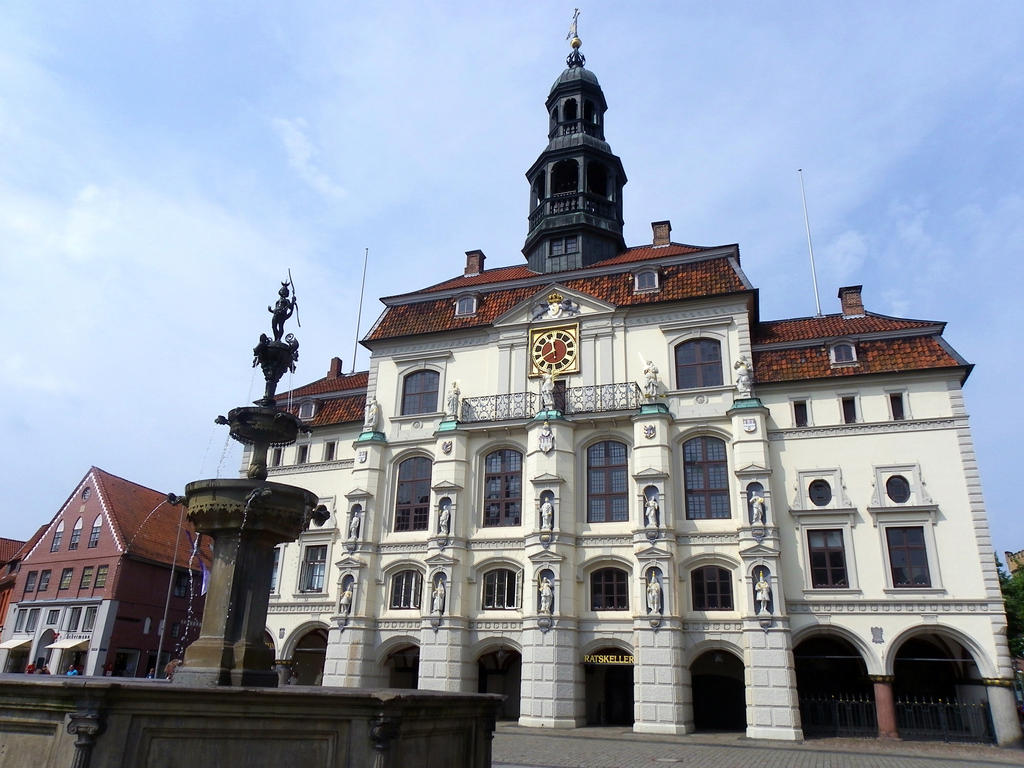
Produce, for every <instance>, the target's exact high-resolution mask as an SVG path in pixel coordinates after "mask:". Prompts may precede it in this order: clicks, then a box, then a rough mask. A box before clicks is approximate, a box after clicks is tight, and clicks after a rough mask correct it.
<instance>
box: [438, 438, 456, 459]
mask: <svg viewBox="0 0 1024 768" xmlns="http://www.w3.org/2000/svg"><path fill="white" fill-rule="evenodd" d="M454 447H455V443H453V442H452V441H451V440H445V441H444V442H443V443H441V453H443V454H444V455H445V456H447V455H449V454H450V453H451V452H452V448H454Z"/></svg>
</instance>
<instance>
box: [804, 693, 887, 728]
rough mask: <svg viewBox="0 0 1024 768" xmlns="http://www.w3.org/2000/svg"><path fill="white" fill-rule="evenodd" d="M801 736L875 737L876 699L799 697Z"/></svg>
mask: <svg viewBox="0 0 1024 768" xmlns="http://www.w3.org/2000/svg"><path fill="white" fill-rule="evenodd" d="M800 722H801V725H802V726H803V731H804V735H805V736H807V737H809V738H813V737H815V736H817V737H828V736H865V737H874V736H878V722H877V719H876V714H875V700H874V699H873V698H871V697H870V696H856V695H851V696H801V697H800Z"/></svg>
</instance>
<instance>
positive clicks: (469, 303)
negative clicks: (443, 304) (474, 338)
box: [455, 296, 476, 316]
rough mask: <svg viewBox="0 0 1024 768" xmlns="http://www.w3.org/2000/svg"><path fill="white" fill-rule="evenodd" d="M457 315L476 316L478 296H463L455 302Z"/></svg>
mask: <svg viewBox="0 0 1024 768" xmlns="http://www.w3.org/2000/svg"><path fill="white" fill-rule="evenodd" d="M455 314H456V315H460V316H461V315H474V314H476V296H462V297H460V298H459V300H458V301H456V302H455Z"/></svg>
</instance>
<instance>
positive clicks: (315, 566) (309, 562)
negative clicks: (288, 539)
mask: <svg viewBox="0 0 1024 768" xmlns="http://www.w3.org/2000/svg"><path fill="white" fill-rule="evenodd" d="M326 574H327V545H326V544H318V545H315V546H309V547H306V549H305V551H304V552H303V557H302V586H301V590H300V591H302V592H323V591H324V577H325V576H326Z"/></svg>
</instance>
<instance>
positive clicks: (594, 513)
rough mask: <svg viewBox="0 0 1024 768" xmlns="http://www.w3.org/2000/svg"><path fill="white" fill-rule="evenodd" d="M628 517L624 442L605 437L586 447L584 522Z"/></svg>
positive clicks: (620, 520) (626, 518)
mask: <svg viewBox="0 0 1024 768" xmlns="http://www.w3.org/2000/svg"><path fill="white" fill-rule="evenodd" d="M626 520H629V484H628V473H627V449H626V445H625V443H620V442H617V441H615V440H605V441H603V442H600V443H595V444H594V445H592V446H590V447H589V448H588V449H587V522H588V523H611V522H623V521H626Z"/></svg>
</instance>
